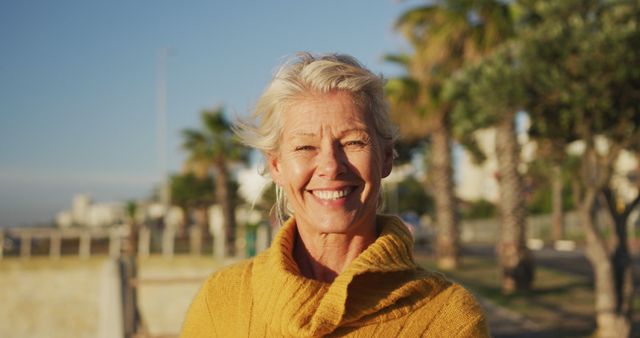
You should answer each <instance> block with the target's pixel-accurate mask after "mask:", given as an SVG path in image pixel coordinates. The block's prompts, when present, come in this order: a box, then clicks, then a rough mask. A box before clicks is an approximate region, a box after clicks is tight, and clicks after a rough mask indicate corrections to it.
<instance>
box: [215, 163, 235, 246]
mask: <svg viewBox="0 0 640 338" xmlns="http://www.w3.org/2000/svg"><path fill="white" fill-rule="evenodd" d="M217 169H218V172H217V175H216V198H217V200H218V203H219V204H220V207H221V209H222V216H223V219H224V232H225V237H226V243H227V255H228V256H234V255H235V253H236V250H235V249H236V213H235V206H234V203H233V195H232V192H231V184H230V179H229V172H228V171H227V168H226V166H225V165H219V166H217Z"/></svg>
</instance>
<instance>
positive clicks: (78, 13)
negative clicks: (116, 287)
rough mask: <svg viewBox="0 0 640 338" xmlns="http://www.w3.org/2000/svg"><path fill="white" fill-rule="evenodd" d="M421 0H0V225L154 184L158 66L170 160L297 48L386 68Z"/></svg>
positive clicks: (43, 217)
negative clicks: (401, 22) (201, 123)
mask: <svg viewBox="0 0 640 338" xmlns="http://www.w3.org/2000/svg"><path fill="white" fill-rule="evenodd" d="M419 3H420V2H419V1H418V2H416V1H393V0H376V1H374V0H368V1H367V0H360V1H355V0H353V1H341V0H331V1H294V0H291V1H284V0H277V1H258V0H255V1H214V0H209V1H204V0H192V1H168V0H154V1H152V0H144V1H143V0H136V1H130V0H127V1H125V0H111V1H84V0H76V1H71V0H59V1H1V2H0V227H2V226H16V225H20V224H34V223H38V222H47V221H51V220H52V219H53V218H54V217H55V215H56V213H57V212H58V211H60V210H62V209H65V208H68V207H69V206H70V203H71V198H72V196H73V195H74V194H75V193H80V192H83V193H88V194H90V195H91V196H92V197H93V199H94V200H96V201H98V202H106V201H117V200H128V199H137V198H143V197H146V196H149V195H150V193H151V191H152V188H153V186H154V184H155V183H157V182H159V177H160V166H159V164H158V163H159V161H158V152H157V146H156V145H157V119H156V111H157V97H158V95H157V92H158V91H157V76H158V60H159V54H160V51H161V50H162V49H164V48H170V54H169V56H168V59H167V62H166V74H167V75H166V79H167V80H166V81H167V82H166V90H167V109H166V111H167V154H168V155H167V166H168V169H169V170H170V171H173V172H175V171H178V170H179V168H180V166H181V163H182V161H183V159H184V157H185V154H184V153H183V152H181V150H180V131H181V130H182V129H185V128H193V127H198V118H199V112H200V111H201V110H202V109H206V108H211V107H213V106H215V105H220V104H223V105H225V106H226V108H227V110H228V112H229V113H230V114H231V115H234V114H235V115H243V114H246V113H247V112H249V111H250V109H251V107H252V104H253V103H254V102H255V101H256V100H257V98H258V96H259V95H260V93H261V91H262V89H263V88H264V87H265V86H266V84H267V82H268V80H269V79H270V76H271V75H272V73H273V70H274V69H275V67H276V66H277V65H278V64H279V63H280V62H281V61H282V60H283V57H285V56H287V55H291V54H292V53H295V52H296V51H301V50H308V51H314V52H343V53H348V54H352V55H354V56H355V57H356V58H358V59H359V60H360V61H362V62H363V63H364V64H365V65H366V66H368V67H369V68H371V69H372V70H374V71H375V72H378V73H383V74H386V75H390V74H392V73H393V72H397V71H398V70H397V69H396V68H394V67H393V66H391V65H388V64H384V62H383V61H382V56H383V55H384V54H385V53H394V52H398V51H401V50H403V49H404V50H406V44H405V42H404V41H403V39H402V38H401V37H400V36H399V34H397V33H395V32H394V31H393V22H394V20H395V19H396V18H397V17H398V16H399V14H400V13H401V12H403V11H404V10H406V9H407V8H409V7H412V6H415V5H417V4H419Z"/></svg>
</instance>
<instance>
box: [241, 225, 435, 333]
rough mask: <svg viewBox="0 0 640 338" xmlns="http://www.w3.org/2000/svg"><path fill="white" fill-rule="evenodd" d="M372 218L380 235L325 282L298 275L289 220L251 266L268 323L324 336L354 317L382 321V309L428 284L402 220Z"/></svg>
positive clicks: (287, 330) (258, 303)
mask: <svg viewBox="0 0 640 338" xmlns="http://www.w3.org/2000/svg"><path fill="white" fill-rule="evenodd" d="M376 222H377V224H378V226H380V230H381V231H380V235H379V236H378V238H377V239H376V240H375V241H374V243H372V244H371V245H369V247H367V249H366V250H365V251H363V252H362V253H361V254H360V255H359V256H358V257H356V259H354V260H353V262H351V264H350V265H349V266H347V267H346V269H345V270H344V271H342V272H341V273H340V274H339V275H338V276H337V277H336V279H335V280H334V281H333V282H332V283H330V284H329V283H323V282H319V281H316V280H311V279H307V278H305V277H303V276H302V275H301V274H300V270H299V269H298V266H297V264H296V262H295V260H294V259H293V255H292V252H293V245H294V240H295V236H296V235H295V234H296V228H295V227H296V224H295V220H294V219H290V220H289V221H287V222H286V223H285V224H284V225H283V227H282V229H280V231H279V233H278V235H277V236H276V238H275V239H274V242H273V244H272V246H271V248H270V249H269V250H267V251H266V252H265V253H264V254H263V255H261V256H259V257H258V258H257V260H256V264H254V270H253V282H252V285H253V296H254V306H256V307H257V309H256V310H258V311H259V313H265V314H267V318H265V319H267V320H268V321H269V323H270V324H269V325H270V327H271V328H273V329H275V330H279V331H281V333H282V334H284V335H293V336H317V335H325V334H328V333H331V332H332V331H334V330H335V329H336V328H337V327H339V326H344V325H346V326H348V325H349V323H352V322H355V321H358V320H359V321H362V320H366V319H367V318H371V320H374V321H375V320H383V319H384V315H383V314H381V313H382V312H389V311H385V309H388V308H390V307H394V308H400V307H403V304H404V303H403V302H402V301H400V300H401V299H403V298H406V297H409V296H411V295H412V294H415V293H416V291H425V292H426V290H424V289H425V287H426V288H431V287H432V285H425V284H424V283H421V282H420V281H419V280H417V279H416V271H418V267H417V265H416V264H415V262H414V261H413V256H412V252H413V240H412V237H411V234H410V233H409V231H408V229H407V228H406V226H405V225H404V224H403V223H402V221H401V220H400V219H398V218H397V217H392V216H377V219H376ZM365 275H366V278H365V277H364V276H365ZM405 303H406V302H405ZM409 303H411V302H409ZM404 307H405V308H406V311H409V307H407V306H404ZM398 310H399V311H400V312H402V311H403V310H402V309H398ZM398 313H399V312H398V311H394V316H397V315H398Z"/></svg>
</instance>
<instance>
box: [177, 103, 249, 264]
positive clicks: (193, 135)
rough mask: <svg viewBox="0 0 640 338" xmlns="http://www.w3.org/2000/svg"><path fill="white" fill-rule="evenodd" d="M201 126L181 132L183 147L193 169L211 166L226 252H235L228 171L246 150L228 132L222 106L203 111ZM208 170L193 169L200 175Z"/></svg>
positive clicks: (229, 129) (243, 156)
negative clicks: (221, 218) (220, 210)
mask: <svg viewBox="0 0 640 338" xmlns="http://www.w3.org/2000/svg"><path fill="white" fill-rule="evenodd" d="M201 121H202V126H201V128H200V129H186V130H183V131H182V136H183V144H182V145H183V148H184V149H185V150H187V151H188V152H189V158H188V162H189V163H190V164H191V165H192V166H193V167H194V168H206V169H211V172H212V173H213V176H214V180H215V182H216V184H215V186H216V202H217V203H218V204H219V205H220V206H221V208H222V215H223V219H224V229H225V236H226V244H227V255H229V256H233V255H234V254H235V232H236V220H235V197H234V196H233V188H232V178H231V175H230V173H229V166H230V164H231V163H244V162H246V160H247V154H248V150H247V149H246V148H245V147H244V146H242V145H241V144H240V143H239V142H238V141H237V140H236V138H235V136H234V135H233V132H232V131H231V124H230V123H229V121H228V120H227V119H226V118H225V116H224V109H223V108H222V107H218V108H215V109H213V110H205V111H203V112H202V114H201ZM207 171H208V170H204V171H203V170H202V169H200V170H194V173H195V174H197V175H200V178H204V177H202V175H203V172H204V173H206V172H207Z"/></svg>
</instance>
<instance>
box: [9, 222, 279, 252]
mask: <svg viewBox="0 0 640 338" xmlns="http://www.w3.org/2000/svg"><path fill="white" fill-rule="evenodd" d="M129 228H130V227H129V226H128V225H125V224H120V225H113V226H110V227H105V228H9V229H0V259H3V258H6V257H20V258H22V259H29V258H31V257H32V256H45V255H48V256H49V257H50V258H51V259H59V258H60V257H61V256H63V255H74V256H79V257H81V258H89V257H91V256H92V255H109V256H111V257H114V258H117V257H119V256H120V254H121V251H122V249H123V246H124V245H126V244H127V240H128V236H129V231H130V229H129ZM265 228H266V227H263V226H261V227H258V228H257V229H256V235H255V237H256V238H255V240H250V241H249V240H246V239H245V237H247V236H246V234H247V233H248V231H249V230H248V229H245V228H244V227H238V232H237V234H238V236H237V238H238V239H239V240H238V241H237V243H236V247H237V250H236V251H237V252H238V256H240V257H242V256H245V255H247V251H251V252H259V251H262V250H264V249H265V248H266V247H267V246H268V242H269V236H268V231H267V229H265ZM137 237H138V240H137V242H138V243H137V244H136V245H137V249H138V250H137V252H138V256H140V257H148V256H150V255H152V254H161V255H162V256H164V257H167V258H170V257H173V256H174V255H176V254H190V255H203V254H207V253H211V254H213V255H214V256H218V257H222V256H224V252H225V248H224V246H225V241H224V235H223V234H219V235H218V236H211V235H209V234H208V233H203V232H202V231H201V230H200V229H198V228H197V227H191V228H190V229H189V230H188V231H187V234H182V233H178V232H177V231H176V230H175V229H170V228H164V229H155V228H152V227H149V226H143V227H141V228H140V230H139V232H138V236H137ZM249 247H251V250H248V248H249Z"/></svg>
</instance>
